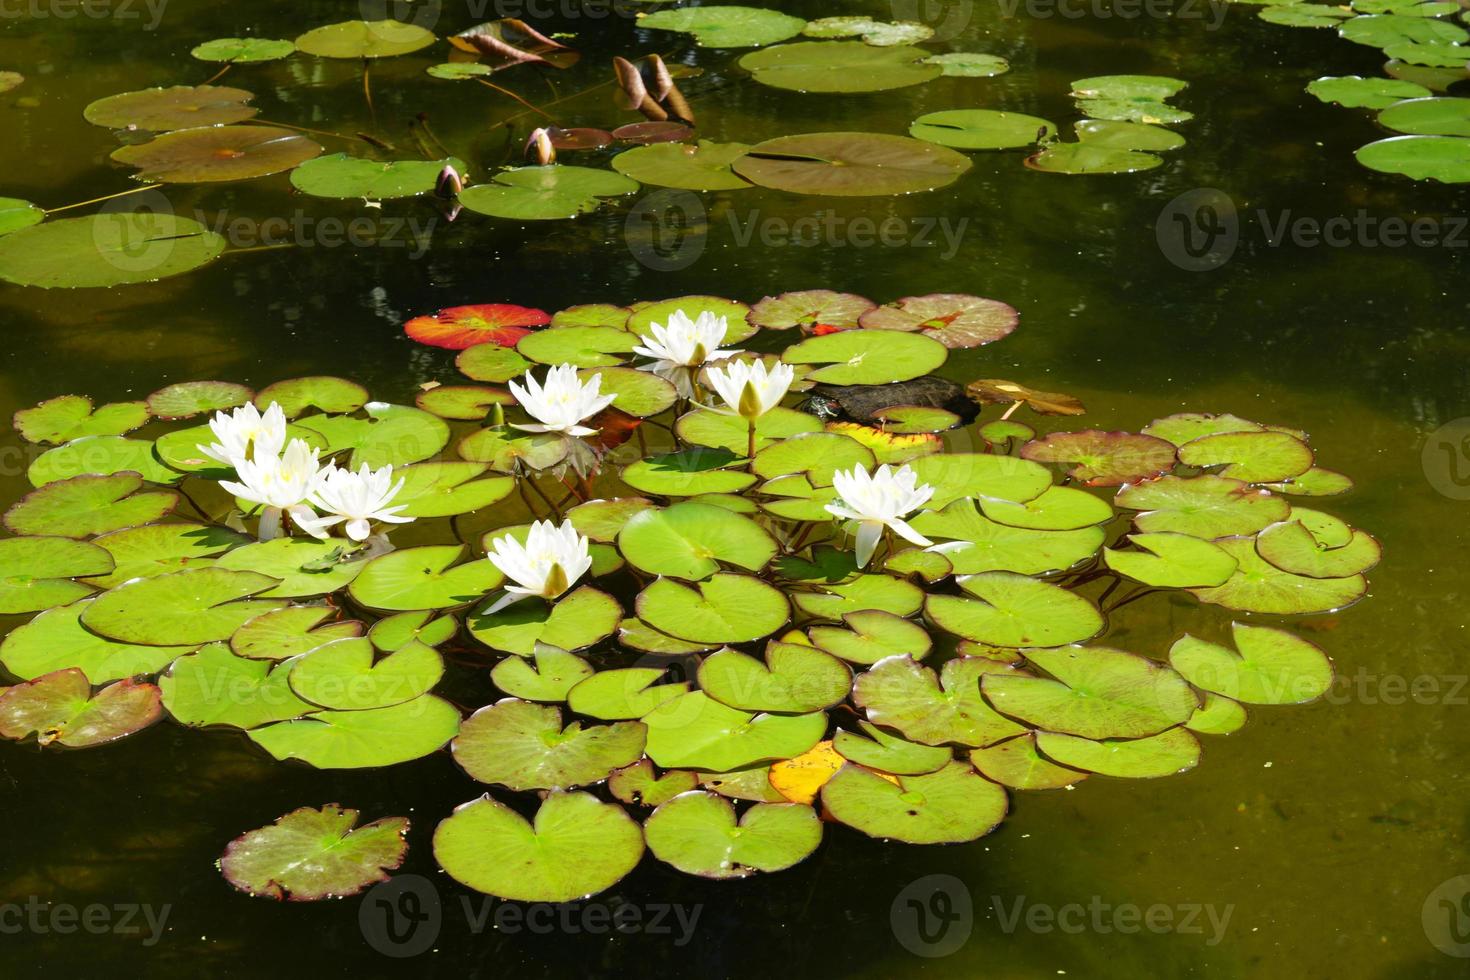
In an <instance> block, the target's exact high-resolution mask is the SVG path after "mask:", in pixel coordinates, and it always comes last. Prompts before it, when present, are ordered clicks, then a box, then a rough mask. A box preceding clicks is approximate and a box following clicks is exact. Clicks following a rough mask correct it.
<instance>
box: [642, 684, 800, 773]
mask: <svg viewBox="0 0 1470 980" xmlns="http://www.w3.org/2000/svg"><path fill="white" fill-rule="evenodd" d="M643 724H645V725H647V726H648V757H649V758H650V759H652V760H653V761H654V763H655V764H657V765H658V766H660V767H661V768H664V769H700V770H704V771H708V772H729V771H730V770H733V769H744V768H746V767H748V766H751V765H754V764H755V763H757V762H765V761H769V760H774V759H790V758H793V757H794V756H798V755H801V754H802V753H803V752H805V751H807V750H808V749H810V748H811V747H812V746H813V745H816V744H817V742H818V741H819V740H820V739H821V738H822V735H823V734H824V733H825V732H826V730H827V716H826V715H825V714H823V713H821V712H814V713H812V714H805V715H771V714H758V715H757V714H751V713H749V712H745V711H738V710H736V709H735V708H731V707H729V706H727V705H724V704H721V703H720V702H718V701H716V700H715V699H714V698H711V697H710V696H709V695H707V694H705V693H704V692H703V691H690V692H689V693H688V694H683V695H680V696H679V697H677V698H674V699H673V700H670V701H666V702H664V703H663V704H662V705H660V706H659V707H658V708H656V709H654V710H653V711H651V712H650V713H649V714H647V715H645V716H644V718H643Z"/></svg>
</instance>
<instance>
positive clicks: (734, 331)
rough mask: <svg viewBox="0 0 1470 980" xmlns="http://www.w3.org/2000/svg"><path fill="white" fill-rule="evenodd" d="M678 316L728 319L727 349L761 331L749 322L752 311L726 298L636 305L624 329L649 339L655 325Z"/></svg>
mask: <svg viewBox="0 0 1470 980" xmlns="http://www.w3.org/2000/svg"><path fill="white" fill-rule="evenodd" d="M675 313H683V314H684V315H685V316H687V317H689V319H691V320H697V319H699V317H700V315H701V314H704V313H708V314H709V315H710V316H713V317H716V318H719V317H723V318H724V319H725V328H726V330H725V339H724V346H725V347H729V346H730V345H732V344H738V343H740V342H742V341H745V340H749V339H750V338H751V337H754V336H755V334H756V331H757V330H758V329H759V328H757V327H756V326H755V325H754V324H753V323H751V322H750V320H749V315H750V307H749V306H748V305H746V304H745V303H742V302H740V301H739V300H734V299H726V298H725V297H723V296H703V295H697V294H696V295H692V296H675V297H673V298H672V299H664V300H659V301H658V302H656V303H636V304H634V309H633V310H632V311H630V314H629V316H628V319H627V322H626V323H625V324H624V325H623V326H624V328H625V329H627V330H628V331H629V332H630V333H634V334H639V335H643V336H647V335H648V334H650V333H651V329H650V328H651V327H652V325H653V324H655V323H657V324H661V325H662V324H666V323H667V322H668V320H669V318H670V317H671V316H673V315H674V314H675Z"/></svg>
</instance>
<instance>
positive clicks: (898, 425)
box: [876, 405, 962, 435]
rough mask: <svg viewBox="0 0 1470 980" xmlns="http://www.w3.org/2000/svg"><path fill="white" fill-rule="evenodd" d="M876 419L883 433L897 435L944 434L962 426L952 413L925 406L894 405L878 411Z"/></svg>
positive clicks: (958, 418) (957, 417) (956, 416)
mask: <svg viewBox="0 0 1470 980" xmlns="http://www.w3.org/2000/svg"><path fill="white" fill-rule="evenodd" d="M876 417H877V418H878V419H879V420H881V421H882V423H883V429H884V431H886V432H893V433H897V434H898V435H914V434H916V433H926V432H944V431H947V430H949V429H954V428H958V427H959V426H960V425H961V424H962V423H961V419H960V417H959V416H958V415H956V414H955V413H954V412H951V411H949V410H948V409H944V408H930V407H928V406H926V405H894V406H892V407H890V408H884V409H880V410H879V411H878V413H877V416H876Z"/></svg>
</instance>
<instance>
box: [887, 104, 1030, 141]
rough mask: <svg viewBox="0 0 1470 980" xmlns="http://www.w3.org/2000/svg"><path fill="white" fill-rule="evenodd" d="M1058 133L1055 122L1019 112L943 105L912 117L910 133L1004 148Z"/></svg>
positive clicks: (932, 138)
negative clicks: (944, 107) (943, 108)
mask: <svg viewBox="0 0 1470 980" xmlns="http://www.w3.org/2000/svg"><path fill="white" fill-rule="evenodd" d="M1056 134H1057V126H1056V123H1054V122H1052V121H1051V120H1049V119H1042V118H1041V117H1040V116H1028V115H1026V114H1025V113H1022V112H1001V111H999V110H996V109H945V110H942V111H940V112H930V113H926V114H925V115H922V116H920V117H919V118H918V119H915V120H914V122H913V125H911V126H910V127H909V135H910V136H914V137H917V138H918V139H921V140H926V141H927V142H930V143H938V144H940V145H941V146H953V147H956V148H957V149H961V150H1007V149H1011V148H1014V147H1018V146H1030V145H1032V144H1033V143H1039V142H1041V141H1042V140H1044V139H1046V138H1047V137H1054V136H1056Z"/></svg>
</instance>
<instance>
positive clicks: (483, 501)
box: [393, 461, 515, 517]
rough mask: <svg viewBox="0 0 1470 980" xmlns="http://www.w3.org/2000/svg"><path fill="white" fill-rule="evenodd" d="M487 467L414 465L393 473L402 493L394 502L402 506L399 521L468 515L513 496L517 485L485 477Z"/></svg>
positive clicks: (456, 463) (473, 465)
mask: <svg viewBox="0 0 1470 980" xmlns="http://www.w3.org/2000/svg"><path fill="white" fill-rule="evenodd" d="M487 469H489V467H488V466H487V465H486V464H484V463H469V462H466V463H458V462H448V461H447V462H435V463H415V464H413V465H412V466H405V467H402V468H401V469H396V470H394V471H393V477H394V479H395V481H396V480H400V479H401V480H402V481H403V489H401V490H399V491H398V495H397V496H396V497H394V498H393V503H394V505H395V506H400V505H401V506H402V507H403V510H401V511H399V512H398V516H400V517H453V516H454V515H456V514H468V513H471V512H472V511H477V510H480V509H482V508H485V507H489V506H490V505H492V504H495V503H498V502H499V501H501V500H504V499H505V498H506V497H508V496H510V494H511V491H512V490H513V489H514V488H515V481H514V480H513V479H512V478H510V477H508V476H492V477H487V478H485V479H478V478H479V477H481V476H483V475H484V473H485V471H486V470H487Z"/></svg>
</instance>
